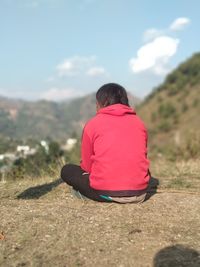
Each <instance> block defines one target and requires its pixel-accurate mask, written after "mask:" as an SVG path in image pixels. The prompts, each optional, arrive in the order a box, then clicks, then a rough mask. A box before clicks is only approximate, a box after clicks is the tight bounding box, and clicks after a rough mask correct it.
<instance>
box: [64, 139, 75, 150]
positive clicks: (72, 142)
mask: <svg viewBox="0 0 200 267" xmlns="http://www.w3.org/2000/svg"><path fill="white" fill-rule="evenodd" d="M76 143H77V139H76V138H68V139H67V141H66V144H65V145H64V146H63V147H62V148H63V149H64V150H67V151H70V150H72V148H73V147H74V146H75V145H76Z"/></svg>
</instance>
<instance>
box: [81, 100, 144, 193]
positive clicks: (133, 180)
mask: <svg viewBox="0 0 200 267" xmlns="http://www.w3.org/2000/svg"><path fill="white" fill-rule="evenodd" d="M146 155H147V132H146V129H145V127H144V124H143V122H142V121H141V120H140V118H139V117H138V116H137V115H136V113H135V111H134V110H133V109H131V108H130V107H128V106H126V105H122V104H114V105H109V106H107V107H105V108H101V109H100V110H99V111H98V112H97V115H96V116H95V117H94V118H93V119H91V120H90V121H89V122H88V123H87V124H86V126H85V129H84V132H83V139H82V163H81V167H82V168H83V169H85V170H86V171H88V172H89V173H90V186H91V187H92V188H94V189H96V190H100V191H101V192H104V193H106V191H109V193H110V195H111V196H114V195H116V196H119V191H123V195H124V194H125V192H124V191H128V192H127V195H129V194H130V193H131V192H130V191H132V193H136V192H137V191H140V190H144V189H145V188H146V187H147V184H148V181H149V174H148V169H149V161H148V159H147V157H146ZM110 191H112V192H110ZM107 193H108V192H107ZM121 193H122V192H121ZM125 195H126V194H125Z"/></svg>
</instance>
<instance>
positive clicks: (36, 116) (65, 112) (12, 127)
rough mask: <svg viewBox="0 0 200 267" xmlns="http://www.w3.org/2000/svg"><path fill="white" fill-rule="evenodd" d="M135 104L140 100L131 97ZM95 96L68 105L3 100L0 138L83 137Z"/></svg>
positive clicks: (0, 113)
mask: <svg viewBox="0 0 200 267" xmlns="http://www.w3.org/2000/svg"><path fill="white" fill-rule="evenodd" d="M130 100H131V101H130V102H131V104H132V105H135V104H137V103H138V101H139V100H138V98H135V97H133V96H131V95H130ZM95 106H96V105H95V94H90V95H87V96H84V97H81V98H76V99H73V100H71V101H68V102H60V103H57V102H50V101H44V100H43V101H36V102H29V101H22V100H13V99H8V98H4V97H0V137H1V136H4V137H5V136H8V137H11V138H15V139H27V138H34V139H43V138H48V137H50V138H52V139H57V140H60V139H66V137H67V136H69V135H71V134H72V133H74V132H77V133H79V134H80V132H81V129H82V127H83V125H84V123H85V122H86V121H87V120H88V119H89V118H91V117H92V116H94V115H95Z"/></svg>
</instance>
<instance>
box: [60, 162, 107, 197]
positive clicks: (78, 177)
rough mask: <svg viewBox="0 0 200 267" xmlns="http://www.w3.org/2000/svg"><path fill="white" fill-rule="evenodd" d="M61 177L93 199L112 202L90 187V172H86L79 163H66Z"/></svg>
mask: <svg viewBox="0 0 200 267" xmlns="http://www.w3.org/2000/svg"><path fill="white" fill-rule="evenodd" d="M61 178H62V179H63V181H64V182H66V183H67V184H68V185H70V186H72V187H73V188H74V190H76V191H79V192H80V193H81V194H82V195H84V196H86V197H88V198H90V199H92V200H96V201H100V202H111V201H109V200H106V199H103V198H102V197H100V196H99V195H98V193H97V192H96V191H95V190H94V189H92V188H91V187H90V184H89V174H85V171H84V170H82V169H81V167H80V166H78V165H74V164H67V165H65V166H64V167H63V168H62V170H61Z"/></svg>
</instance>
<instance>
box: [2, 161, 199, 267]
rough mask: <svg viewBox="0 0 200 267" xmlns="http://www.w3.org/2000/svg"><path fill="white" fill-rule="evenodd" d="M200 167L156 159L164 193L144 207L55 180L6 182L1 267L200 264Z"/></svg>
mask: <svg viewBox="0 0 200 267" xmlns="http://www.w3.org/2000/svg"><path fill="white" fill-rule="evenodd" d="M199 166H200V164H199V161H191V162H187V163H185V162H182V163H181V162H179V163H166V162H165V161H164V160H162V159H161V160H160V161H159V162H156V163H155V164H154V163H153V164H152V175H153V176H155V177H156V178H158V179H159V181H160V189H162V190H164V193H162V194H155V195H154V196H152V197H151V198H150V199H149V200H148V201H146V202H145V203H143V204H141V205H132V204H126V205H119V204H108V203H96V202H93V201H86V200H84V201H83V200H79V199H75V198H74V197H72V196H71V194H70V192H69V188H68V187H67V186H66V185H65V184H64V183H60V182H59V180H55V179H50V178H43V179H39V180H21V181H20V182H18V183H17V182H14V183H12V182H9V183H1V184H0V201H1V210H0V233H1V235H0V266H18V267H19V266H38V267H39V266H48V267H49V266H72V267H74V266H88V267H89V266H94V265H95V266H109V267H110V266H121V267H123V266H125V267H126V266H131V267H132V266H136V267H138V266H141V267H143V266H144V267H145V266H154V267H157V266H196V267H197V266H200V257H199V255H198V253H197V251H198V249H199V246H200V223H199V222H200V205H199V200H200V195H199V194H200V186H199V185H200V178H199V176H200V171H199ZM181 179H183V181H184V182H182V183H179V182H177V181H179V180H180V181H181ZM175 181H176V182H175ZM188 184H189V185H190V186H189V187H188ZM171 189H176V190H177V191H178V190H183V191H186V192H187V191H195V192H196V193H197V194H187V193H173V194H171V193H169V192H168V191H170V190H171ZM1 236H3V238H1ZM159 251H160V252H159ZM170 264H171V265H170Z"/></svg>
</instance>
